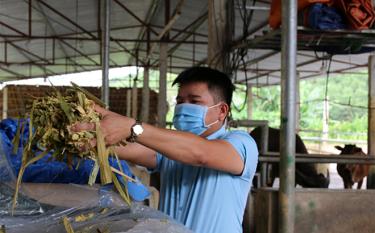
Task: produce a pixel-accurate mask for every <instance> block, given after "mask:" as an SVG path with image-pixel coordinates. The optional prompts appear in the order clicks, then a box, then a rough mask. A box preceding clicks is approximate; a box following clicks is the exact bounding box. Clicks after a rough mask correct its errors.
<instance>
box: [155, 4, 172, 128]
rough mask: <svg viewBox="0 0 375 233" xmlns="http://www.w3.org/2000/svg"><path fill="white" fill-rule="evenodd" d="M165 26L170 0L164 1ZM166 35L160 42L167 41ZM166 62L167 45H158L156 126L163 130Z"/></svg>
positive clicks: (165, 102)
mask: <svg viewBox="0 0 375 233" xmlns="http://www.w3.org/2000/svg"><path fill="white" fill-rule="evenodd" d="M164 11H165V12H164V13H165V25H167V24H168V22H169V14H170V12H169V11H170V0H165V10H164ZM168 36H169V34H168V33H166V34H165V35H164V36H163V38H162V40H165V39H168ZM167 60H168V43H167V42H161V43H160V51H159V95H158V125H159V127H162V128H164V127H165V125H166V115H167V65H168V64H167Z"/></svg>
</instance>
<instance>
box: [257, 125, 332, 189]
mask: <svg viewBox="0 0 375 233" xmlns="http://www.w3.org/2000/svg"><path fill="white" fill-rule="evenodd" d="M250 135H251V137H252V138H253V139H254V140H255V142H256V144H257V146H258V148H259V149H260V144H261V135H262V128H261V127H256V128H255V129H254V130H253V131H251V133H250ZM268 151H270V152H280V130H279V129H275V128H271V127H269V128H268ZM296 153H298V154H308V152H307V148H306V146H305V143H304V142H303V141H302V138H301V137H300V136H299V135H298V134H296ZM259 165H260V163H258V168H257V170H259V169H260V168H259ZM270 175H271V182H270V183H269V184H267V185H268V186H272V184H273V182H274V180H275V178H276V177H279V164H278V163H274V164H272V165H271V174H270ZM295 178H296V184H299V185H301V186H302V187H306V188H328V185H329V180H330V178H329V171H328V170H327V176H326V177H325V176H324V174H322V173H319V172H318V171H317V169H316V165H315V164H312V163H296V175H295Z"/></svg>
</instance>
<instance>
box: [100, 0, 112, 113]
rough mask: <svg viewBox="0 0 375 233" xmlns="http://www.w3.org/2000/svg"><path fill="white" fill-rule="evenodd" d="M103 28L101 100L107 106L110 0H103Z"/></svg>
mask: <svg viewBox="0 0 375 233" xmlns="http://www.w3.org/2000/svg"><path fill="white" fill-rule="evenodd" d="M103 13H104V17H103V18H104V22H103V24H104V30H103V34H102V48H101V49H102V54H103V56H102V72H103V74H102V79H103V81H102V100H103V102H104V103H105V104H106V105H107V106H109V78H108V71H109V36H110V30H111V0H105V1H104V12H103Z"/></svg>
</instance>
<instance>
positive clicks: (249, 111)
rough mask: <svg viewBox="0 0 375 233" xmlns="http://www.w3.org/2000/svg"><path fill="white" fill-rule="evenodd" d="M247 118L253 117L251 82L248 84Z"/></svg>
mask: <svg viewBox="0 0 375 233" xmlns="http://www.w3.org/2000/svg"><path fill="white" fill-rule="evenodd" d="M246 94H247V119H248V120H251V119H252V118H253V87H252V85H251V84H247V93H246Z"/></svg>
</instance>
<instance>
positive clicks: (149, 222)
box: [0, 130, 191, 233]
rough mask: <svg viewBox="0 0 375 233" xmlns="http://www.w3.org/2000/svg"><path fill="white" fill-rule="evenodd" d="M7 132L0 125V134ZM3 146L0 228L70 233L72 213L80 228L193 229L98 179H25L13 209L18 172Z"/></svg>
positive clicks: (159, 232)
mask: <svg viewBox="0 0 375 233" xmlns="http://www.w3.org/2000/svg"><path fill="white" fill-rule="evenodd" d="M2 136H4V131H1V130H0V140H1V137H2ZM3 142H4V141H3ZM5 144H6V143H5ZM3 146H4V143H0V175H1V177H0V232H6V233H43V232H51V233H65V232H67V231H66V229H65V227H64V224H63V219H64V218H67V219H68V220H69V222H70V223H71V226H72V228H73V230H74V232H75V233H89V232H93V233H94V232H95V233H97V232H111V233H114V232H129V233H138V232H143V233H148V232H152V233H165V232H172V233H173V232H174V233H191V231H190V230H188V229H187V228H185V227H184V226H183V225H181V224H179V223H177V222H175V221H174V220H173V219H171V218H170V217H168V216H167V215H165V214H163V213H162V212H159V211H157V210H155V209H152V208H150V207H147V206H144V205H142V204H141V203H138V202H133V204H132V205H131V206H128V205H127V204H126V203H125V202H124V201H123V200H122V199H121V197H120V196H119V195H118V194H117V193H115V192H113V191H112V190H111V189H108V187H107V186H99V185H96V186H93V187H90V186H88V185H78V184H56V183H23V184H22V185H21V189H20V195H19V197H18V204H17V207H16V209H15V210H14V212H13V215H12V214H11V207H12V199H13V195H14V187H15V175H14V171H13V168H12V166H11V164H10V162H9V161H8V159H7V155H6V154H5V153H4V150H3V149H2V147H3Z"/></svg>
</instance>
